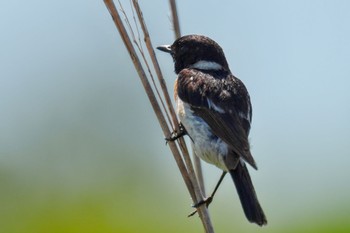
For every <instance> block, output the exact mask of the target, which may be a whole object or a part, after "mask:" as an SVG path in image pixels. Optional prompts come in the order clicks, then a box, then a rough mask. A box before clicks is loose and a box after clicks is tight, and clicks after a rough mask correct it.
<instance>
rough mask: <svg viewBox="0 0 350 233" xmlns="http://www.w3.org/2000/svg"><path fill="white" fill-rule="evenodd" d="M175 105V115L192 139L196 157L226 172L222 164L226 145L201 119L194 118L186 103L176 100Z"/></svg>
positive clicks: (226, 148) (226, 149)
mask: <svg viewBox="0 0 350 233" xmlns="http://www.w3.org/2000/svg"><path fill="white" fill-rule="evenodd" d="M176 105H177V106H176V107H177V108H176V110H177V114H178V116H179V118H180V121H181V123H182V125H183V126H184V127H185V129H186V131H187V133H188V135H189V136H190V137H191V139H192V146H193V147H194V150H195V152H196V155H197V156H199V157H200V158H201V159H203V160H204V161H206V162H208V163H211V164H214V165H215V166H217V167H219V168H220V169H222V170H225V171H227V168H226V166H225V163H224V156H225V155H226V154H227V152H228V147H227V144H226V143H225V142H223V141H222V140H221V139H220V138H218V137H216V136H215V135H213V133H212V132H211V130H210V127H209V126H208V124H207V123H206V122H205V121H204V120H203V119H202V118H200V117H198V116H195V115H194V114H193V111H192V110H191V108H190V106H189V105H188V104H187V103H184V102H183V101H182V100H180V98H177V100H176Z"/></svg>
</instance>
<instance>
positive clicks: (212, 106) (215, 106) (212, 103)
mask: <svg viewBox="0 0 350 233" xmlns="http://www.w3.org/2000/svg"><path fill="white" fill-rule="evenodd" d="M207 102H208V106H209V108H211V109H214V110H215V111H217V112H219V113H225V110H224V109H222V108H220V107H219V106H217V105H215V104H214V102H213V101H211V100H210V99H207Z"/></svg>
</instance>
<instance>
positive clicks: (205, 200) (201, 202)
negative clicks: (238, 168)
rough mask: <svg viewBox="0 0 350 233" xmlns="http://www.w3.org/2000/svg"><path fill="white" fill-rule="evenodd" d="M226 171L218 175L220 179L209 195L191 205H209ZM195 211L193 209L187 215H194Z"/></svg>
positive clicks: (196, 206) (195, 206)
mask: <svg viewBox="0 0 350 233" xmlns="http://www.w3.org/2000/svg"><path fill="white" fill-rule="evenodd" d="M226 173H227V172H226V171H223V172H222V174H221V176H220V179H219V181H218V183H217V184H216V186H215V188H214V191H213V192H212V193H211V195H210V196H209V197H207V198H205V199H204V200H201V201H199V202H198V203H196V204H194V205H193V207H194V208H198V207H200V206H201V205H203V204H206V205H207V207H208V206H209V205H210V203H211V202H212V201H213V198H214V195H215V193H216V191H217V190H218V188H219V186H220V184H221V182H222V181H223V179H224V177H225V175H226ZM196 213H197V210H195V211H193V212H192V213H190V214H189V215H188V216H187V217H191V216H193V215H195V214H196Z"/></svg>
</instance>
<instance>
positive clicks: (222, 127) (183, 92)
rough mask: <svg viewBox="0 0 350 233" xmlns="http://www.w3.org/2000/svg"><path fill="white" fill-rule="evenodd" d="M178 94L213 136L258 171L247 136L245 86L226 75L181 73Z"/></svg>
mask: <svg viewBox="0 0 350 233" xmlns="http://www.w3.org/2000/svg"><path fill="white" fill-rule="evenodd" d="M177 92H178V96H179V97H180V98H181V100H182V101H184V102H186V103H188V104H190V105H191V108H192V110H193V111H194V114H196V115H197V116H199V117H201V118H202V119H203V120H204V121H205V122H206V123H207V124H208V125H209V127H210V128H211V130H212V132H213V133H214V134H215V135H216V136H218V137H219V138H221V139H222V140H223V141H224V142H226V143H227V144H228V145H229V147H230V149H231V150H233V152H234V153H236V154H237V155H239V156H241V157H242V158H243V159H244V160H245V161H246V162H247V163H249V164H250V165H251V166H252V167H254V168H255V169H256V168H257V167H256V163H255V161H254V159H253V156H252V155H251V153H250V148H249V142H248V134H249V130H250V122H251V104H250V98H249V94H248V92H247V90H246V88H245V86H244V84H243V83H242V82H241V81H240V80H239V79H237V78H236V77H234V76H233V75H232V74H230V73H229V72H226V71H215V72H214V71H211V72H207V71H206V72H202V71H199V70H194V69H184V70H182V71H181V72H180V73H179V76H178V80H177Z"/></svg>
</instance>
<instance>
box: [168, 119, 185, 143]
mask: <svg viewBox="0 0 350 233" xmlns="http://www.w3.org/2000/svg"><path fill="white" fill-rule="evenodd" d="M185 135H187V131H186V129H185V127H184V126H183V125H182V124H181V123H180V124H179V132H176V131H173V132H172V133H171V136H170V137H168V138H165V141H166V143H168V142H173V141H175V140H177V139H179V138H181V137H183V136H185Z"/></svg>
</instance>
